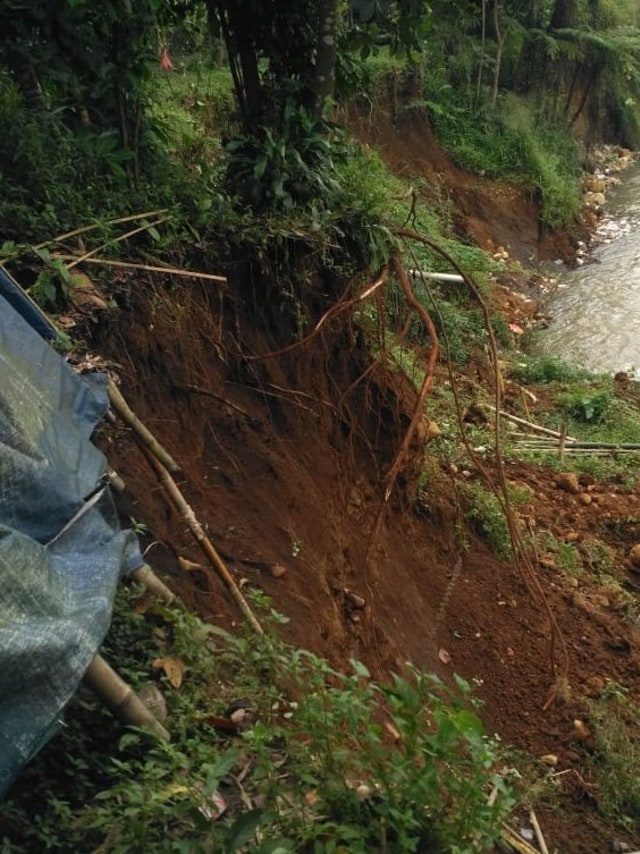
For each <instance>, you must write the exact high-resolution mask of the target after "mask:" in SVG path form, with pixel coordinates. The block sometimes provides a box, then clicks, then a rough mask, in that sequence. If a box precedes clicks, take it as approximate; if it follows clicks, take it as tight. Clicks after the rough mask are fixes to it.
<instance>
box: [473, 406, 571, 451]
mask: <svg viewBox="0 0 640 854" xmlns="http://www.w3.org/2000/svg"><path fill="white" fill-rule="evenodd" d="M478 406H486V407H487V409H490V410H491V411H492V412H496V411H497V410H496V408H495V406H492V405H491V404H490V403H479V404H478ZM498 415H500V417H501V418H506V419H507V421H513V423H514V424H520V425H523V426H525V427H528V428H529V429H530V430H534V431H535V432H537V433H543V434H544V435H545V436H554V437H555V438H556V439H559V438H560V433H559V432H558V431H557V430H551V429H550V428H549V427H542V426H541V425H540V424H534V423H533V422H532V421H525V419H524V418H518V416H517V415H511V413H509V412H505V411H504V410H503V409H501V410H500V411H499V412H498ZM566 441H567V442H575V441H577V440H576V439H574V438H573V437H572V436H567V437H566Z"/></svg>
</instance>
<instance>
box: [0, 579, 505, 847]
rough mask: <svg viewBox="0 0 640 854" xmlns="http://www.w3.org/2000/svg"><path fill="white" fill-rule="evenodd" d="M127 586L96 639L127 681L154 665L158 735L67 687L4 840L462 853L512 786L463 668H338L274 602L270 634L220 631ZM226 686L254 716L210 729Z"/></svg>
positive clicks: (484, 831)
mask: <svg viewBox="0 0 640 854" xmlns="http://www.w3.org/2000/svg"><path fill="white" fill-rule="evenodd" d="M130 598H131V596H130V595H129V596H128V597H127V596H124V595H123V594H121V595H120V599H119V602H118V607H117V609H116V615H115V618H114V622H113V626H112V629H111V632H110V634H109V638H108V643H107V645H106V647H105V654H106V655H108V656H109V657H110V659H111V660H113V661H114V663H117V666H118V669H119V670H120V672H121V673H122V674H123V675H124V676H125V677H126V678H127V679H129V680H130V681H131V682H132V683H133V684H134V685H135V686H137V687H138V688H140V686H141V685H142V684H143V683H144V682H145V681H146V680H149V679H150V678H151V679H152V680H153V682H154V684H155V685H156V686H157V687H159V688H160V689H161V690H162V691H163V692H164V693H165V695H166V701H167V706H168V711H169V726H170V728H171V731H172V742H171V743H170V744H169V743H154V742H153V741H150V740H149V737H148V736H146V735H144V734H143V733H141V732H139V731H136V730H129V731H124V732H123V730H122V729H121V728H120V727H119V726H118V725H117V724H116V723H115V722H114V721H113V720H112V719H111V718H110V716H109V715H107V714H106V713H105V712H103V711H102V710H101V709H100V708H98V707H97V706H96V705H95V703H94V702H93V701H91V700H90V698H86V697H84V696H82V697H79V698H76V700H75V701H74V703H73V705H72V707H71V708H70V709H69V713H68V718H67V726H66V727H65V728H64V730H63V732H62V733H61V734H60V735H59V736H58V737H57V738H55V739H54V740H53V741H52V742H51V743H50V744H49V745H48V746H47V748H45V750H44V751H43V752H42V753H41V754H40V755H39V756H38V757H37V758H36V760H34V762H33V763H32V765H31V766H30V767H29V768H28V769H26V771H25V772H24V773H23V776H22V778H21V779H20V780H19V781H18V783H17V785H16V787H15V788H14V791H13V793H12V795H11V797H10V798H9V800H8V801H7V802H6V804H5V805H4V806H3V807H2V808H1V811H0V816H1V818H2V822H3V825H2V826H3V833H4V836H3V838H2V847H1V850H2V851H3V854H14V852H15V854H17V852H25V851H34V852H35V851H61V850H70V849H71V848H73V849H74V850H91V849H93V848H96V847H98V848H104V849H105V850H106V849H108V850H109V851H112V852H114V854H119V852H122V854H124V852H128V851H132V850H139V851H142V850H153V851H158V852H163V851H167V852H168V851H185V852H186V851H190V852H191V851H199V850H202V851H207V850H215V851H220V852H228V854H231V852H235V851H238V850H240V848H242V850H245V851H247V852H254V854H267V852H274V851H276V850H281V851H309V852H312V851H313V852H331V851H338V850H340V846H342V847H343V848H344V847H346V848H348V850H349V851H353V852H363V854H364V852H369V851H378V850H380V851H384V850H387V851H388V850H397V851H403V852H411V851H417V850H425V849H424V846H425V845H428V850H429V851H434V852H435V851H440V850H441V851H445V850H446V851H448V852H469V854H470V852H481V851H484V850H486V848H487V846H489V845H491V844H492V842H493V840H494V839H495V838H496V837H497V835H498V834H499V831H500V824H501V821H502V820H503V819H504V818H505V817H506V815H507V813H508V812H509V811H510V809H511V808H512V807H513V804H514V798H513V795H512V793H511V790H510V788H509V786H508V785H507V784H506V783H505V781H504V780H503V778H502V777H501V776H500V775H499V774H498V773H497V772H496V771H495V768H496V767H497V764H498V762H499V759H500V746H499V743H498V742H497V740H496V739H495V738H488V737H487V736H485V735H484V733H483V731H482V725H481V723H480V720H479V718H478V716H477V708H478V703H477V701H476V700H475V699H474V698H473V696H472V694H471V689H470V687H469V685H468V684H467V683H466V682H464V680H462V679H460V678H456V680H455V685H454V686H453V687H451V688H450V687H447V686H446V685H444V684H443V683H442V682H440V680H439V679H438V678H437V677H435V676H433V675H429V674H425V673H423V672H421V671H419V670H417V669H416V668H414V667H411V666H407V668H406V670H405V672H404V673H402V674H396V675H394V677H393V679H392V680H391V682H390V683H389V684H388V685H381V684H378V683H376V682H375V681H373V680H372V679H371V677H370V675H369V673H368V671H367V669H366V668H365V667H364V665H362V664H360V663H358V662H352V672H351V673H349V674H345V673H340V672H338V671H336V670H334V669H333V668H332V667H330V665H329V664H328V663H327V662H326V661H325V660H324V659H322V658H319V657H318V656H315V655H313V654H311V653H309V652H306V651H304V650H296V649H292V648H291V647H288V646H287V645H286V644H284V643H283V642H281V641H280V640H278V638H277V636H276V634H275V627H276V625H277V622H278V621H279V620H281V618H280V617H279V616H278V615H275V614H273V612H272V613H271V621H270V632H269V635H268V637H267V638H265V639H262V638H257V637H255V636H253V635H252V636H251V637H245V636H243V635H240V636H231V635H228V634H227V633H226V632H223V631H221V630H218V629H216V628H215V627H212V626H207V625H205V624H203V623H201V622H200V621H199V620H197V619H196V618H195V617H193V616H192V615H190V614H189V613H188V612H186V611H185V610H184V609H183V608H182V607H180V606H176V607H174V606H171V607H167V606H164V605H162V606H160V605H156V606H154V607H153V608H152V609H151V610H150V611H147V613H146V614H139V613H136V612H135V610H132V609H131V604H132V603H131V601H129V600H130ZM256 607H261V608H262V609H269V607H270V606H269V603H268V600H265V599H264V597H262V598H261V599H260V600H259V601H258V603H257V604H256ZM263 623H269V620H268V619H267V618H263ZM158 655H160V656H163V657H166V656H169V655H170V656H172V658H173V659H174V660H176V661H179V662H180V663H181V666H182V669H183V674H184V682H183V684H182V685H181V686H180V687H179V688H175V687H174V686H172V684H171V682H170V681H169V679H168V677H167V676H165V675H163V671H162V669H161V668H158V667H157V666H156V668H155V669H154V668H153V667H152V663H155V664H156V665H157V664H158V659H157V656H158ZM285 683H286V690H285V688H284V685H285ZM238 696H243V697H246V698H248V699H245V700H243V701H242V702H243V703H244V704H245V705H246V706H248V707H249V708H251V710H252V714H253V717H252V719H251V723H250V725H249V726H248V727H246V728H244V729H243V730H242V732H240V731H238V732H237V733H236V734H235V735H233V736H229V735H224V733H223V732H222V731H221V730H220V729H219V726H220V724H219V723H216V722H219V721H221V720H222V721H223V720H225V715H226V714H227V713H226V712H225V711H224V709H225V707H226V706H228V705H229V703H230V702H231V701H232V700H233V698H236V699H237V697H238ZM65 781H68V783H66V782H65ZM489 786H493V787H495V789H496V791H497V794H498V797H497V799H496V800H495V802H494V803H492V805H489V804H488V802H487V787H489ZM221 810H222V813H221V812H220V811H221ZM420 846H422V848H421V847H420Z"/></svg>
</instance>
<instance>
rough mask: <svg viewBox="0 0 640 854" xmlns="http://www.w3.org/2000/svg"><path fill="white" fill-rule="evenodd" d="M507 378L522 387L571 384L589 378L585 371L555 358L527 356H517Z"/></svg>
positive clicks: (510, 366)
mask: <svg viewBox="0 0 640 854" xmlns="http://www.w3.org/2000/svg"><path fill="white" fill-rule="evenodd" d="M508 370H509V376H510V377H512V378H513V379H514V380H515V381H516V382H518V383H521V384H522V385H546V384H548V383H554V382H560V383H572V382H578V381H580V380H582V379H586V378H587V377H589V376H590V374H589V373H588V372H587V371H584V370H582V369H580V368H575V367H573V366H572V365H569V364H567V363H566V362H562V361H561V360H560V359H558V358H557V357H556V356H529V355H525V354H518V357H517V361H513V362H511V364H510V365H509V369H508Z"/></svg>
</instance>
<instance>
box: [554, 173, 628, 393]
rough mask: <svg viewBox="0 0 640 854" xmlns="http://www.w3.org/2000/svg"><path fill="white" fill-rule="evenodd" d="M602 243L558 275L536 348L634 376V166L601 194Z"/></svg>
mask: <svg viewBox="0 0 640 854" xmlns="http://www.w3.org/2000/svg"><path fill="white" fill-rule="evenodd" d="M598 239H599V240H602V241H603V242H602V243H601V244H600V245H599V246H597V248H596V249H595V250H594V251H593V252H592V253H591V254H590V255H589V257H588V259H587V261H586V263H585V264H584V266H582V267H578V268H576V269H575V270H567V271H566V272H563V273H562V274H561V275H560V276H559V278H558V291H557V293H556V294H555V295H554V297H553V298H552V300H551V301H550V303H549V305H548V313H549V314H550V315H551V316H552V321H551V324H550V326H549V328H548V329H546V330H545V331H544V332H542V333H541V334H540V337H539V343H538V350H539V351H540V352H543V353H549V354H554V355H556V356H559V357H560V358H562V359H563V360H564V361H567V362H570V363H571V364H574V365H579V366H581V367H584V368H588V369H589V370H591V371H596V372H601V373H615V372H616V371H629V372H631V373H633V374H635V375H636V376H639V375H640V164H634V165H633V166H631V167H630V168H629V169H628V170H626V172H624V173H623V176H622V182H621V183H620V184H619V185H618V186H617V187H614V188H613V189H611V190H610V191H609V193H608V197H607V214H606V218H605V219H604V220H603V222H602V223H601V225H600V228H599V229H598Z"/></svg>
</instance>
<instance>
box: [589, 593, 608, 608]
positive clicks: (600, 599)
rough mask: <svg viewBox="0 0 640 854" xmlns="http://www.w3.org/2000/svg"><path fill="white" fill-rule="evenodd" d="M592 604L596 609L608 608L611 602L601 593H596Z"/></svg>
mask: <svg viewBox="0 0 640 854" xmlns="http://www.w3.org/2000/svg"><path fill="white" fill-rule="evenodd" d="M593 604H594V605H595V606H596V607H598V608H608V607H609V606H610V605H611V602H610V601H609V600H608V599H607V597H606V596H603V595H602V593H596V594H595V595H594V597H593Z"/></svg>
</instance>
